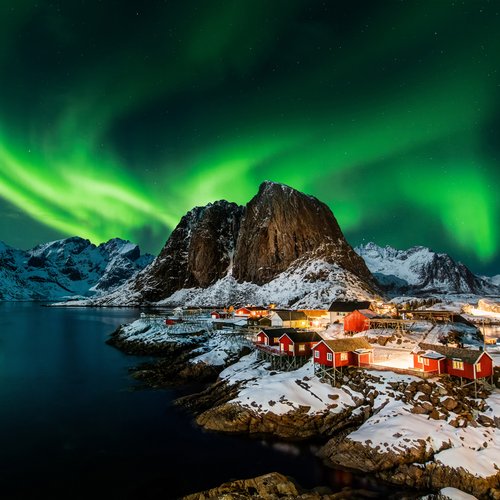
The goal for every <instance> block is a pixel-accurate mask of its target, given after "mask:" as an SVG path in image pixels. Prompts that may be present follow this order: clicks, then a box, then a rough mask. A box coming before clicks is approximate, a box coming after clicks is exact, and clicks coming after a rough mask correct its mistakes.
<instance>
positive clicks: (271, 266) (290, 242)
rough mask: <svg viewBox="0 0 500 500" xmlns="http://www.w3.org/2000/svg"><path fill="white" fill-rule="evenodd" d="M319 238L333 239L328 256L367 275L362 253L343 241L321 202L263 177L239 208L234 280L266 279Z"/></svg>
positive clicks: (320, 240)
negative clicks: (248, 199) (255, 191)
mask: <svg viewBox="0 0 500 500" xmlns="http://www.w3.org/2000/svg"><path fill="white" fill-rule="evenodd" d="M325 243H333V244H334V248H333V249H330V252H329V253H328V259H327V260H328V261H329V262H331V263H336V264H339V265H340V266H341V267H343V268H344V269H346V270H348V271H351V272H352V273H353V274H355V275H357V276H359V277H361V278H366V279H371V274H370V271H368V269H367V267H366V265H365V263H364V261H363V259H361V258H360V257H359V256H358V255H357V254H356V253H355V252H354V250H353V249H352V248H351V246H350V245H349V244H348V243H347V241H346V240H345V238H344V235H343V234H342V231H341V230H340V227H339V225H338V223H337V221H336V219H335V217H334V215H333V213H332V211H331V210H330V209H329V208H328V207H327V206H326V205H325V204H324V203H322V202H320V201H319V200H318V199H316V198H314V197H313V196H307V195H305V194H303V193H300V192H299V191H296V190H295V189H292V188H290V187H288V186H285V185H283V184H276V183H273V182H264V183H262V184H261V186H260V188H259V192H258V193H257V195H256V196H254V198H252V200H251V201H250V202H249V203H248V205H247V206H246V208H245V214H244V216H243V221H242V223H241V230H240V235H239V238H238V242H237V246H236V254H235V264H234V270H233V276H234V277H235V278H236V280H238V281H240V282H242V281H250V282H252V283H256V284H258V285H262V284H264V283H268V282H269V281H271V280H272V279H273V278H274V277H276V276H277V275H278V274H280V273H281V272H283V271H285V270H286V269H288V267H289V266H290V264H291V263H292V262H294V261H295V260H297V259H298V258H299V257H302V256H303V255H304V254H307V253H308V252H312V251H314V250H316V249H317V248H319V247H320V246H321V245H323V244H325Z"/></svg>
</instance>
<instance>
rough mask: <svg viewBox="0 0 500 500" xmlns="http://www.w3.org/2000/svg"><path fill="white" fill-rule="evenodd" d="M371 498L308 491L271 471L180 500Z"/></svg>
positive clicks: (346, 491) (355, 492)
mask: <svg viewBox="0 0 500 500" xmlns="http://www.w3.org/2000/svg"><path fill="white" fill-rule="evenodd" d="M371 497H372V495H371V494H370V492H365V491H363V490H352V489H351V488H346V489H344V490H343V491H341V492H338V493H332V492H331V491H330V489H329V488H327V487H318V488H314V489H313V490H309V491H308V490H304V489H303V488H301V487H300V486H298V485H297V484H296V483H295V482H294V481H292V480H291V479H290V478H288V477H286V476H284V475H283V474H279V473H278V472H271V473H269V474H264V475H263V476H258V477H255V478H251V479H240V480H237V481H230V482H228V483H224V484H221V485H220V486H217V487H216V488H211V489H210V490H206V491H201V492H199V493H193V494H191V495H187V496H185V497H183V500H208V499H220V500H222V499H225V500H230V499H231V500H244V499H254V500H259V499H262V500H264V499H265V500H278V499H279V500H287V499H288V500H341V499H348V498H351V499H352V498H371Z"/></svg>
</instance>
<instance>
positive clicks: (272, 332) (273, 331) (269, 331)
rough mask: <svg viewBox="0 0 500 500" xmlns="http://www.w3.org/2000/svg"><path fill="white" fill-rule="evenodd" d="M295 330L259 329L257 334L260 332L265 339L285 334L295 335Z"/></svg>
mask: <svg viewBox="0 0 500 500" xmlns="http://www.w3.org/2000/svg"><path fill="white" fill-rule="evenodd" d="M296 331H297V330H296V329H295V328H261V329H260V330H259V333H260V332H262V333H264V335H267V337H269V338H270V337H281V336H282V335H284V334H285V333H295V332H296Z"/></svg>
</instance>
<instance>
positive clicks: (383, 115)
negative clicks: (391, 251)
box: [0, 0, 500, 274]
mask: <svg viewBox="0 0 500 500" xmlns="http://www.w3.org/2000/svg"><path fill="white" fill-rule="evenodd" d="M499 69H500V2H499V1H492V2H487V1H479V0H478V1H468V2H458V1H445V0H428V1H414V2H412V1H391V0H384V1H379V2H377V1H373V0H370V1H366V2H360V1H352V0H349V1H347V0H346V1H342V2H341V1H333V0H332V1H321V2H318V1H313V0H303V1H293V0H286V1H279V0H272V1H271V0H248V1H247V0H234V1H229V0H224V1H176V2H174V1H158V0H148V1H147V2H145V1H129V0H119V1H115V0H103V1H97V0H71V1H67V0H64V1H62V0H61V1H48V0H47V1H44V0H38V1H30V0H12V1H9V0H4V1H2V2H1V3H0V89H1V92H0V210H1V213H2V217H1V218H0V240H3V241H5V242H6V243H8V244H10V245H13V246H16V247H20V248H27V247H30V246H32V245H34V244H35V243H39V242H43V241H48V240H51V239H56V238H61V237H66V236H70V235H79V236H83V237H87V238H89V239H91V240H92V241H93V242H95V243H99V242H102V241H104V240H107V239H109V238H112V237H115V236H118V237H122V238H126V239H131V240H132V241H135V242H138V243H140V244H141V246H142V247H144V249H145V250H148V251H152V252H154V253H157V252H158V251H159V250H160V248H161V247H162V245H163V244H164V242H165V240H166V239H167V237H168V235H169V233H170V231H171V230H172V229H173V227H175V225H176V224H177V222H178V220H179V218H180V217H181V216H182V215H183V214H184V213H185V212H186V211H187V210H189V209H190V208H192V207H193V206H195V205H204V204H206V203H207V202H210V201H215V200H217V199H222V198H224V199H228V200H231V201H236V202H238V203H246V202H247V201H248V200H249V199H250V198H251V197H252V196H253V195H254V194H255V192H256V190H257V187H258V185H259V184H260V183H261V182H262V181H263V180H265V179H270V180H273V181H277V182H283V183H286V184H289V185H291V186H293V187H295V188H297V189H299V190H302V191H304V192H306V193H309V194H313V195H315V196H317V197H318V198H319V199H321V200H322V201H325V202H326V203H328V204H329V206H330V207H331V208H332V210H333V212H334V214H335V215H336V217H337V219H338V221H339V223H340V225H341V227H342V229H343V230H344V233H345V234H346V237H347V238H348V240H349V241H350V242H351V243H352V244H358V243H362V242H367V241H375V242H376V243H378V244H381V245H385V244H390V245H393V246H396V247H398V248H407V247H409V246H413V245H426V246H430V247H431V248H433V249H434V250H436V251H443V252H448V253H450V254H451V255H452V256H453V257H454V258H456V259H459V260H462V261H463V262H464V263H466V264H467V265H468V266H469V267H471V269H472V270H473V271H475V272H478V273H487V274H498V273H500V256H499V252H498V250H499V247H500V235H499V227H498V222H499V217H498V216H499V213H500V200H499V196H498V185H499V182H500V71H499Z"/></svg>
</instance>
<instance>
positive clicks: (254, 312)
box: [234, 306, 267, 318]
mask: <svg viewBox="0 0 500 500" xmlns="http://www.w3.org/2000/svg"><path fill="white" fill-rule="evenodd" d="M234 314H235V316H248V317H251V318H261V317H262V316H266V315H267V309H266V308H265V307H263V306H246V307H240V308H239V309H236V311H234Z"/></svg>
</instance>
